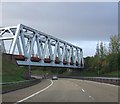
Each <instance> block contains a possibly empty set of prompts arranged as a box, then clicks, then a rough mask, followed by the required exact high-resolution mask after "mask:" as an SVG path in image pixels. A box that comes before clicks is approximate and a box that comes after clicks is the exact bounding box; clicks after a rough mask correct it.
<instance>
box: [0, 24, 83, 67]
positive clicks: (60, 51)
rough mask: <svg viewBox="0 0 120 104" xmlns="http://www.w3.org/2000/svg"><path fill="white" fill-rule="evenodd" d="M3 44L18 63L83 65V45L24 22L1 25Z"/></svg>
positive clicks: (3, 47)
mask: <svg viewBox="0 0 120 104" xmlns="http://www.w3.org/2000/svg"><path fill="white" fill-rule="evenodd" d="M0 46H1V47H0V48H1V51H2V53H6V54H10V55H13V56H15V59H16V62H17V64H18V65H26V66H28V65H32V66H53V67H68V68H83V67H84V60H83V52H82V49H81V48H79V47H77V46H74V45H72V44H70V43H68V42H65V41H63V40H60V39H58V38H55V37H53V36H51V35H48V34H45V33H43V32H40V31H38V30H35V29H33V28H31V27H28V26H25V25H22V24H18V25H17V26H12V27H5V28H0Z"/></svg>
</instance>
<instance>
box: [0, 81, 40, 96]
mask: <svg viewBox="0 0 120 104" xmlns="http://www.w3.org/2000/svg"><path fill="white" fill-rule="evenodd" d="M39 82H41V79H32V80H24V81H18V82H8V83H1V84H0V85H2V92H0V93H2V94H4V93H7V92H10V91H14V90H18V89H22V88H25V87H29V86H32V85H35V84H37V83H39Z"/></svg>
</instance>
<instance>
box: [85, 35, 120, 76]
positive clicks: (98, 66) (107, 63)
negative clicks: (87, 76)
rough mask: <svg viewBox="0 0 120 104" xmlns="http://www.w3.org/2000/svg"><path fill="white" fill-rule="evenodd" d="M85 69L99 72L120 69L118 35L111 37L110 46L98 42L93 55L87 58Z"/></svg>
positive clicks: (103, 72)
mask: <svg viewBox="0 0 120 104" xmlns="http://www.w3.org/2000/svg"><path fill="white" fill-rule="evenodd" d="M85 69H86V70H87V71H93V72H96V73H97V74H99V75H100V74H105V73H110V72H113V71H118V70H119V69H120V40H119V38H118V36H117V35H113V36H111V37H110V41H109V46H108V47H107V46H106V45H105V44H104V43H103V42H99V43H97V46H96V53H95V55H94V56H93V57H86V58H85Z"/></svg>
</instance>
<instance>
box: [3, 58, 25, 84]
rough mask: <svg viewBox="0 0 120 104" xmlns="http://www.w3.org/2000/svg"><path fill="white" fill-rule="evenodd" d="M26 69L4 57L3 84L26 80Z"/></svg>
mask: <svg viewBox="0 0 120 104" xmlns="http://www.w3.org/2000/svg"><path fill="white" fill-rule="evenodd" d="M23 74H24V67H19V66H17V65H16V63H14V62H12V60H10V59H9V58H6V57H5V58H4V56H3V57H2V83H4V82H14V81H21V80H24V78H23Z"/></svg>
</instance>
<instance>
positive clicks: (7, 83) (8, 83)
mask: <svg viewBox="0 0 120 104" xmlns="http://www.w3.org/2000/svg"><path fill="white" fill-rule="evenodd" d="M33 80H35V79H32V80H23V81H16V82H6V83H0V85H10V84H17V83H24V82H29V81H33Z"/></svg>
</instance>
